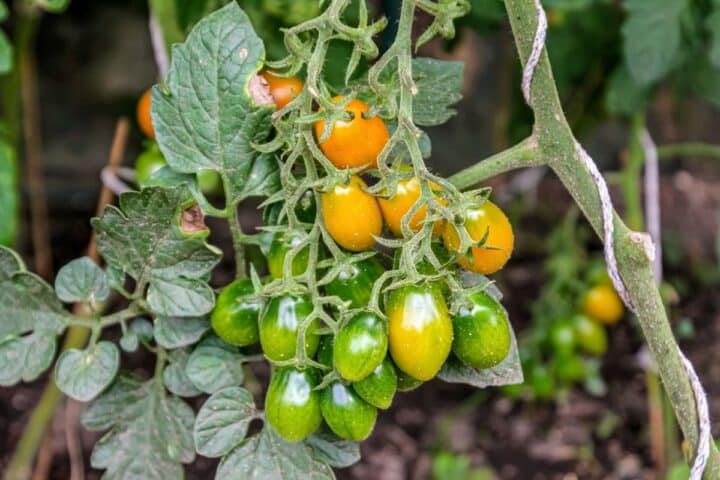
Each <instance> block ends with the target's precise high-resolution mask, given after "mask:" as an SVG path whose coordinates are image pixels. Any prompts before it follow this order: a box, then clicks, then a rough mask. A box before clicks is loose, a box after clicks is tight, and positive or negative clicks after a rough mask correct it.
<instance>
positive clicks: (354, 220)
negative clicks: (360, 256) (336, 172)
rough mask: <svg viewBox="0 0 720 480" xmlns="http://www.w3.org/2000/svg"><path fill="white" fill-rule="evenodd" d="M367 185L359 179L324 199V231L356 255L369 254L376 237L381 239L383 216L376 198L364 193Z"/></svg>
mask: <svg viewBox="0 0 720 480" xmlns="http://www.w3.org/2000/svg"><path fill="white" fill-rule="evenodd" d="M365 188H367V185H366V184H365V182H363V180H362V179H361V178H360V177H358V176H357V175H353V176H352V177H351V178H350V182H349V183H348V184H347V185H336V186H335V187H334V188H333V189H332V190H330V191H329V192H325V193H323V194H322V197H321V202H320V203H321V206H322V215H323V221H324V222H325V227H326V228H327V230H328V232H330V235H331V236H332V237H333V239H334V240H335V241H336V242H337V243H338V245H340V246H342V247H344V248H346V249H348V250H350V251H353V252H361V251H363V250H369V249H371V248H372V247H373V246H374V245H375V239H374V238H373V235H376V236H377V235H380V231H381V230H382V214H381V213H380V207H379V206H378V203H377V200H375V197H373V196H372V195H370V194H369V193H367V192H365Z"/></svg>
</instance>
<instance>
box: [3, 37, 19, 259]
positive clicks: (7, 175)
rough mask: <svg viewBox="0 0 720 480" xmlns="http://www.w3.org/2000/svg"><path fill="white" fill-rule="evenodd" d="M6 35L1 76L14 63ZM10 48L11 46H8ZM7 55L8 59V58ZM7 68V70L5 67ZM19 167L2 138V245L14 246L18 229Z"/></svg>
mask: <svg viewBox="0 0 720 480" xmlns="http://www.w3.org/2000/svg"><path fill="white" fill-rule="evenodd" d="M3 42H7V39H6V38H5V34H3V33H2V32H0V75H1V74H3V73H5V72H7V71H9V70H10V68H11V65H10V66H8V64H7V63H5V62H6V61H12V51H7V50H5V48H6V46H5V45H4V44H3ZM7 47H9V44H8V45H7ZM6 55H7V58H6ZM4 66H7V70H3V67H4ZM17 179H18V165H17V160H16V159H15V154H14V151H13V149H12V147H11V146H10V145H9V144H8V143H5V142H4V141H3V140H2V138H0V205H2V209H3V217H2V221H0V245H12V244H13V243H14V242H15V236H16V234H17V228H18V211H17V210H18V187H17Z"/></svg>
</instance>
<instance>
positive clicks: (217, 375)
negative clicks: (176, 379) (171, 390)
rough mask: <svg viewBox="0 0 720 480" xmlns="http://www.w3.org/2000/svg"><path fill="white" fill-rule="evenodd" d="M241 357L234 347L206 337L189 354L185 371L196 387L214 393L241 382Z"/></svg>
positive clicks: (215, 338)
mask: <svg viewBox="0 0 720 480" xmlns="http://www.w3.org/2000/svg"><path fill="white" fill-rule="evenodd" d="M242 358H243V356H242V355H240V354H239V353H237V349H235V348H234V347H230V346H229V345H227V344H226V343H224V342H223V341H222V340H220V339H219V338H217V337H208V338H206V339H205V340H203V341H202V342H201V343H200V344H199V345H198V346H197V348H196V349H195V350H194V351H193V352H192V353H191V354H190V358H189V359H188V362H187V366H186V367H185V373H187V376H188V378H189V379H190V381H191V382H192V383H193V385H195V386H196V387H197V388H198V389H200V390H202V391H203V392H205V393H215V392H217V391H219V390H222V389H223V388H227V387H233V386H236V385H240V384H241V383H242V382H243V379H244V372H243V368H242Z"/></svg>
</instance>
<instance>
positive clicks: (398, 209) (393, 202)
mask: <svg viewBox="0 0 720 480" xmlns="http://www.w3.org/2000/svg"><path fill="white" fill-rule="evenodd" d="M430 188H431V189H432V190H435V191H439V190H441V188H440V186H439V185H437V184H436V183H434V182H430ZM421 194H422V186H421V185H420V181H419V180H418V179H417V177H411V178H406V179H404V180H401V181H400V182H398V184H397V187H396V188H395V191H394V192H393V194H392V195H390V196H389V197H388V198H382V197H378V203H379V204H380V210H381V211H382V215H383V218H384V219H385V223H386V224H387V226H388V228H390V231H391V232H392V233H393V235H395V236H396V237H399V238H402V237H403V234H402V227H401V223H402V219H403V217H404V216H405V214H407V213H408V212H409V211H410V209H411V208H412V207H413V205H415V203H416V202H417V201H418V199H419V198H420V195H421ZM435 198H436V199H437V201H438V202H440V203H441V204H443V205H445V204H447V202H446V201H445V199H443V198H441V197H439V196H437V195H436V196H435ZM426 214H427V205H423V206H422V207H420V208H419V209H418V211H417V212H415V215H413V217H412V218H411V219H410V221H409V222H408V227H409V228H410V230H411V231H412V232H417V231H418V230H420V229H421V228H422V226H423V220H425V215H426ZM443 223H444V222H443V221H442V220H438V221H436V222H435V224H434V225H433V235H440V233H442V229H443Z"/></svg>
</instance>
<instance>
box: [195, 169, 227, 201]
mask: <svg viewBox="0 0 720 480" xmlns="http://www.w3.org/2000/svg"><path fill="white" fill-rule="evenodd" d="M197 181H198V185H200V190H202V192H203V193H204V194H205V195H220V194H221V193H222V192H223V184H222V178H220V174H219V173H218V172H216V171H215V170H201V171H200V172H198V173H197Z"/></svg>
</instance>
